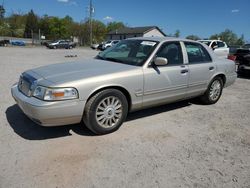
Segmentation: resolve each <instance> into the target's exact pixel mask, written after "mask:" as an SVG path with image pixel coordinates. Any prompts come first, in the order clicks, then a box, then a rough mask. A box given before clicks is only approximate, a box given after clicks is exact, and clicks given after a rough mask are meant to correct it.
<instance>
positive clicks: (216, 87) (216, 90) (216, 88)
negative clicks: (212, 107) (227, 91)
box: [209, 80, 221, 101]
mask: <svg viewBox="0 0 250 188" xmlns="http://www.w3.org/2000/svg"><path fill="white" fill-rule="evenodd" d="M220 93H221V83H220V81H219V80H215V81H214V82H213V83H212V85H211V87H210V90H209V97H210V99H211V100H213V101H216V100H217V99H218V98H219V97H220Z"/></svg>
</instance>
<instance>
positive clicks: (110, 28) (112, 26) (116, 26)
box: [107, 22, 126, 32]
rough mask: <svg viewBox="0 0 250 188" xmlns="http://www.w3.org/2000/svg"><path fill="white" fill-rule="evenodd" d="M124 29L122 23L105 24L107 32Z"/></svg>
mask: <svg viewBox="0 0 250 188" xmlns="http://www.w3.org/2000/svg"><path fill="white" fill-rule="evenodd" d="M124 27H126V26H125V25H124V23H123V22H109V23H108V24H107V32H110V31H114V30H116V29H121V28H124Z"/></svg>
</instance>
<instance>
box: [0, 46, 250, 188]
mask: <svg viewBox="0 0 250 188" xmlns="http://www.w3.org/2000/svg"><path fill="white" fill-rule="evenodd" d="M95 54H97V52H96V51H94V50H90V49H73V50H47V49H44V48H17V47H16V48H11V47H10V48H0V57H1V59H0V70H1V74H0V96H1V97H0V112H1V113H0V188H8V187H25V188H34V187H39V188H44V187H47V188H50V187H60V188H64V187H65V188H66V187H67V188H68V187H87V188H88V187H91V188H92V187H93V188H94V187H109V188H112V187H114V188H117V187H163V188H165V187H170V188H173V187H199V188H203V187H218V188H224V187H225V188H230V187H240V188H242V187H244V188H250V116H249V110H250V97H249V96H250V87H249V84H250V79H247V78H238V79H237V81H236V83H235V84H234V85H233V86H231V87H229V88H226V89H225V90H224V91H223V95H222V97H221V99H220V100H219V102H218V103H217V104H215V105H211V106H204V105H200V104H198V103H196V102H194V101H184V102H179V103H175V104H170V105H166V106H162V107H157V108H152V109H148V110H143V111H139V112H135V113H132V114H130V115H129V116H128V118H127V121H126V122H125V123H124V124H123V126H122V127H121V128H120V129H119V130H118V131H117V132H115V133H112V134H109V135H105V136H95V135H93V134H92V133H91V132H90V131H88V130H87V129H86V128H85V127H84V126H82V125H70V126H63V127H53V128H45V127H40V126H37V125H35V124H34V123H33V122H31V121H30V120H29V119H28V118H27V117H26V116H25V115H24V114H23V113H22V112H21V111H20V109H19V108H18V107H17V105H15V102H14V100H13V99H12V97H11V94H10V87H11V85H12V84H13V83H15V82H16V81H17V80H18V77H19V75H20V74H21V73H22V72H23V71H24V70H27V69H30V68H34V67H38V66H42V65H46V64H51V63H59V62H63V61H75V60H79V59H84V58H87V57H91V56H94V55H95ZM67 55H73V56H74V55H77V57H72V58H66V57H65V56H67Z"/></svg>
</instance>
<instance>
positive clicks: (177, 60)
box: [156, 42, 183, 66]
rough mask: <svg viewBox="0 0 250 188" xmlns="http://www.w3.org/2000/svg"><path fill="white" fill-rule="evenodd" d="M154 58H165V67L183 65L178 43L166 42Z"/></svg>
mask: <svg viewBox="0 0 250 188" xmlns="http://www.w3.org/2000/svg"><path fill="white" fill-rule="evenodd" d="M156 56H157V57H163V58H167V60H168V64H167V66H168V65H170V66H174V65H182V64H183V56H182V50H181V45H180V43H179V42H168V43H165V44H163V45H162V46H161V48H160V50H159V51H158V52H157V54H156Z"/></svg>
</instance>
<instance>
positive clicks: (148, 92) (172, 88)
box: [144, 85, 188, 96]
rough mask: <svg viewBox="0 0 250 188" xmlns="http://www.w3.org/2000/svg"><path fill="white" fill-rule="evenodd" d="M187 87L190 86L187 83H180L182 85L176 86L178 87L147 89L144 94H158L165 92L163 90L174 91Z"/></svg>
mask: <svg viewBox="0 0 250 188" xmlns="http://www.w3.org/2000/svg"><path fill="white" fill-rule="evenodd" d="M187 88H188V86H187V85H180V86H176V87H169V88H161V89H155V90H150V91H145V92H144V96H145V95H154V94H158V93H163V92H167V91H174V90H179V89H187Z"/></svg>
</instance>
